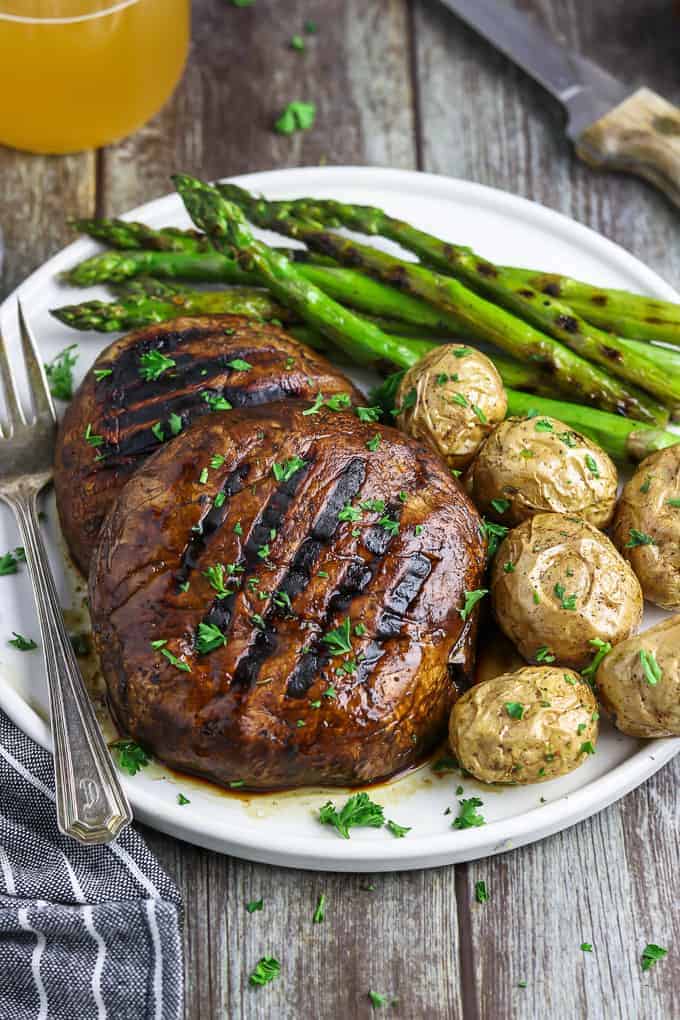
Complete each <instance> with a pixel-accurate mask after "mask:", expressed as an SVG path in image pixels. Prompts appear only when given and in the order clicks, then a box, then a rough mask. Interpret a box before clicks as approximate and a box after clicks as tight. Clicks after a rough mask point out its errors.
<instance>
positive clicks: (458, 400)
mask: <svg viewBox="0 0 680 1020" xmlns="http://www.w3.org/2000/svg"><path fill="white" fill-rule="evenodd" d="M449 403H451V404H458V406H459V407H469V404H468V398H467V397H466V396H465V394H464V393H453V394H452V395H451V396H450V397H449Z"/></svg>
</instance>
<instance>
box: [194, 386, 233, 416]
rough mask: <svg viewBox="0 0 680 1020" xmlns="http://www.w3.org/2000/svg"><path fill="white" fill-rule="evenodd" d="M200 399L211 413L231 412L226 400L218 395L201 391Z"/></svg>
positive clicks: (230, 406)
mask: <svg viewBox="0 0 680 1020" xmlns="http://www.w3.org/2000/svg"><path fill="white" fill-rule="evenodd" d="M201 397H202V398H203V400H205V402H206V404H207V405H208V406H209V408H210V410H211V411H231V410H233V407H232V405H231V404H230V403H229V401H228V400H227V398H226V397H223V396H222V395H221V394H220V393H209V392H208V391H207V390H203V392H202V393H201Z"/></svg>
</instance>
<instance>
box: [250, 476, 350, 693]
mask: <svg viewBox="0 0 680 1020" xmlns="http://www.w3.org/2000/svg"><path fill="white" fill-rule="evenodd" d="M304 470H305V469H300V471H298V472H296V474H295V475H293V477H292V478H291V480H290V482H288V483H286V485H290V484H291V482H293V481H294V480H295V479H296V478H298V476H300V477H301V476H302V474H303V472H304ZM365 477H366V464H365V462H364V461H363V460H362V459H360V458H358V457H357V458H354V460H352V461H350V463H349V464H348V465H347V467H346V468H345V469H344V471H343V472H342V473H341V475H340V477H339V479H338V481H337V482H336V484H335V486H334V487H333V490H332V492H331V494H330V496H329V497H328V499H327V500H326V502H325V504H324V506H323V508H322V509H321V511H320V513H319V514H318V516H317V518H316V521H315V523H314V524H313V526H312V528H311V530H310V533H309V535H308V536H307V537H306V538H305V539H304V541H303V542H302V544H301V545H300V546H299V548H298V551H297V553H296V554H295V556H294V558H293V562H292V563H291V566H290V568H289V570H288V572H287V574H286V575H285V577H284V578H283V580H282V581H281V583H280V584H279V585H278V587H277V589H276V590H277V592H279V593H282V594H285V595H288V597H289V598H290V599H291V601H292V599H293V598H294V597H296V596H298V595H300V594H302V593H303V592H304V591H305V589H306V588H307V586H308V585H309V582H310V580H311V575H312V569H313V567H314V565H315V564H316V562H317V561H318V558H319V554H320V552H321V550H322V548H323V547H324V545H326V544H327V543H328V542H329V541H330V540H331V538H332V537H333V535H334V534H335V532H336V530H337V527H338V524H339V516H338V515H339V513H340V511H341V510H342V508H343V506H344V505H345V503H346V502H348V501H349V500H351V499H353V498H354V496H356V494H357V492H359V490H360V488H361V486H362V485H363V482H364V479H365ZM293 495H294V490H293V492H292V493H291V497H290V499H289V500H288V504H289V503H290V501H291V499H292V497H293ZM288 504H287V505H286V509H287V508H288ZM270 505H271V504H270ZM265 514H266V511H265V513H264V514H263V518H264V516H265ZM282 516H283V515H281V517H279V520H281V518H282ZM255 531H256V528H254V529H253V535H252V536H251V539H252V537H254V535H255ZM263 534H264V535H265V540H266V538H268V536H269V528H268V527H264V529H263ZM254 548H255V549H256V548H257V546H256V545H254ZM246 550H247V546H246ZM279 612H280V610H279V607H278V606H276V604H275V603H273V602H270V605H269V607H268V609H267V611H266V612H265V614H264V615H263V622H264V626H263V627H262V628H260V629H259V630H258V633H257V635H256V637H255V640H254V641H253V643H252V645H251V647H250V649H249V650H248V652H247V654H246V655H245V656H244V657H243V658H242V659H241V661H240V662H239V664H238V666H237V667H236V670H235V672H234V684H236V685H237V686H246V685H247V686H250V685H252V684H253V683H254V682H255V681H256V680H257V677H258V675H259V672H260V670H261V668H262V665H263V663H264V662H265V660H266V659H267V658H268V657H269V655H270V654H271V653H272V652H274V651H275V649H276V630H275V627H274V623H273V621H274V619H275V617H276V616H278V615H279Z"/></svg>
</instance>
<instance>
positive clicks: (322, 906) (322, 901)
mask: <svg viewBox="0 0 680 1020" xmlns="http://www.w3.org/2000/svg"><path fill="white" fill-rule="evenodd" d="M325 917H326V894H325V893H321V894H320V896H319V898H318V900H317V901H316V910H315V911H314V914H313V916H312V924H321V922H322V921H323V920H324V919H325Z"/></svg>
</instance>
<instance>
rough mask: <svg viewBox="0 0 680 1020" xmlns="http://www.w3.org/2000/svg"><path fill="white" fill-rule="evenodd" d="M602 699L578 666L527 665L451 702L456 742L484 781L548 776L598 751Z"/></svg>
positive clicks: (453, 742) (460, 758)
mask: <svg viewBox="0 0 680 1020" xmlns="http://www.w3.org/2000/svg"><path fill="white" fill-rule="evenodd" d="M597 734H598V711H597V701H596V700H595V695H594V694H593V692H592V690H591V688H590V687H589V686H588V684H587V683H585V681H583V680H582V679H581V678H580V677H579V675H578V674H577V673H574V672H573V671H572V670H566V669H562V668H559V669H558V668H557V667H555V666H525V667H524V668H523V669H518V670H516V671H515V672H514V673H502V674H501V675H500V676H497V677H494V678H493V679H492V680H485V681H484V683H481V684H475V686H474V687H471V688H470V690H469V691H466V692H465V694H463V696H462V697H461V698H459V699H458V701H457V702H456V704H455V705H454V706H453V709H452V710H451V717H450V721H449V742H450V744H451V748H452V750H453V753H454V754H455V755H456V757H457V759H458V761H459V762H460V764H461V765H462V766H463V768H465V769H467V771H468V772H471V773H472V775H473V776H474V777H475V779H479V780H480V782H482V783H521V784H524V783H541V782H545V781H546V780H548V779H556V778H557V776H563V775H565V774H566V773H567V772H571V771H573V769H575V768H576V767H577V766H578V765H580V764H581V763H582V762H584V761H585V760H586V758H587V757H588V755H589V754H593V753H594V752H595V744H596V741H597Z"/></svg>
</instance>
